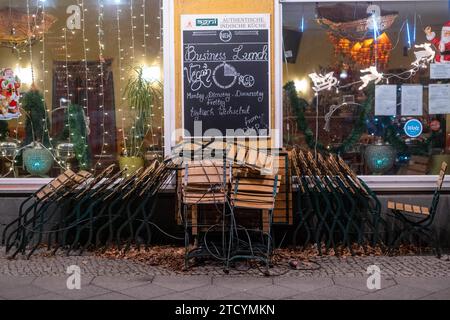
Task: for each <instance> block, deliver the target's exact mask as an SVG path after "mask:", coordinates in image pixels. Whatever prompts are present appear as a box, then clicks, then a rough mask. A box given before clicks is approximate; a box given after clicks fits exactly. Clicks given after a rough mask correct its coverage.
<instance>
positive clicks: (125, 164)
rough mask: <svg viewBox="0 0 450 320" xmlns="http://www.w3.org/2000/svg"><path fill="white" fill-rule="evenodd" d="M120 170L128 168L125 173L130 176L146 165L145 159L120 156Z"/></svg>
mask: <svg viewBox="0 0 450 320" xmlns="http://www.w3.org/2000/svg"><path fill="white" fill-rule="evenodd" d="M119 166H120V170H124V169H127V171H125V173H124V175H125V176H127V177H129V176H131V175H132V174H134V173H135V172H136V171H138V170H139V169H140V168H142V167H144V159H143V158H140V157H119Z"/></svg>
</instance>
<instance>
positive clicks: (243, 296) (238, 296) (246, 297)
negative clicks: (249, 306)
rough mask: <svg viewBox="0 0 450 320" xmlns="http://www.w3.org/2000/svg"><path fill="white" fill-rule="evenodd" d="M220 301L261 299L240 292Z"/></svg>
mask: <svg viewBox="0 0 450 320" xmlns="http://www.w3.org/2000/svg"><path fill="white" fill-rule="evenodd" d="M218 300H230V301H234V300H261V297H259V296H255V295H252V294H248V293H246V292H238V293H236V294H231V295H228V296H225V297H222V298H219V299H218Z"/></svg>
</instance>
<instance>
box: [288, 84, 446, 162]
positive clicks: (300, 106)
mask: <svg viewBox="0 0 450 320" xmlns="http://www.w3.org/2000/svg"><path fill="white" fill-rule="evenodd" d="M284 89H285V90H286V93H287V96H288V98H289V100H290V102H291V107H292V109H293V111H294V114H295V116H296V118H297V127H298V129H299V130H300V131H301V132H302V133H303V134H304V135H305V140H306V144H307V145H308V147H309V148H311V149H314V147H315V144H316V141H315V138H314V133H313V131H312V130H311V128H310V127H309V125H308V122H307V120H306V117H305V109H306V107H307V106H308V105H309V104H308V102H307V101H306V100H305V99H302V98H299V97H298V95H297V90H296V88H295V84H294V82H293V81H290V82H288V83H287V84H286V85H285V86H284ZM366 94H367V99H366V101H364V103H363V105H362V108H361V112H360V113H359V117H358V120H357V121H356V123H355V125H354V127H353V130H352V132H351V133H350V135H349V136H348V137H347V138H346V139H344V141H343V142H342V144H341V145H340V146H339V147H337V148H335V149H333V150H331V151H332V152H335V153H338V154H344V153H346V152H347V151H348V150H349V149H350V148H351V147H352V146H353V145H354V144H355V143H357V142H358V141H359V139H360V138H361V136H362V135H363V133H364V132H366V131H367V126H366V121H367V119H368V118H369V115H370V113H371V110H372V105H373V103H374V98H375V86H374V85H371V86H369V87H368V88H367V89H366ZM378 118H379V119H381V122H382V126H383V132H382V136H383V139H384V141H385V142H387V143H389V144H390V145H391V146H392V147H394V149H395V150H396V152H397V153H403V154H406V153H408V145H407V144H406V142H405V141H404V140H403V139H402V137H401V135H399V134H398V130H397V127H396V126H395V125H394V123H393V121H392V120H391V117H378ZM437 138H438V133H437V132H433V133H432V134H431V136H430V137H429V138H427V139H425V140H424V141H423V142H421V143H420V144H418V145H417V146H416V148H414V149H413V151H412V152H411V153H412V154H415V155H428V150H429V148H430V146H432V144H433V141H434V140H436V139H437ZM317 149H318V150H324V149H325V148H324V145H323V143H321V142H318V144H317Z"/></svg>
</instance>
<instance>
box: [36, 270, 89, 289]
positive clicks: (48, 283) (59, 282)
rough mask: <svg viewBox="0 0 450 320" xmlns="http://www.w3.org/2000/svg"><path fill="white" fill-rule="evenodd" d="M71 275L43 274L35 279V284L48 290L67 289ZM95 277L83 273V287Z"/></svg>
mask: <svg viewBox="0 0 450 320" xmlns="http://www.w3.org/2000/svg"><path fill="white" fill-rule="evenodd" d="M68 277H69V275H67V276H64V277H62V276H42V277H37V278H36V279H35V280H34V281H33V285H35V286H36V287H41V288H44V289H47V290H48V291H59V290H65V289H67V279H68ZM93 278H94V277H93V276H83V274H81V278H80V280H81V288H83V287H84V286H88V285H89V283H90V282H91V281H92V279H93Z"/></svg>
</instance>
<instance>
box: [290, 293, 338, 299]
mask: <svg viewBox="0 0 450 320" xmlns="http://www.w3.org/2000/svg"><path fill="white" fill-rule="evenodd" d="M286 300H332V298H330V297H325V296H319V295H316V294H312V293H311V292H302V293H300V294H297V295H295V296H292V297H288V298H286Z"/></svg>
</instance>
